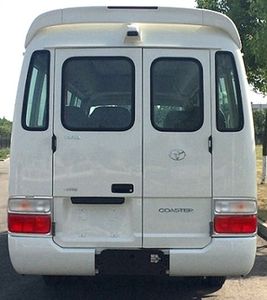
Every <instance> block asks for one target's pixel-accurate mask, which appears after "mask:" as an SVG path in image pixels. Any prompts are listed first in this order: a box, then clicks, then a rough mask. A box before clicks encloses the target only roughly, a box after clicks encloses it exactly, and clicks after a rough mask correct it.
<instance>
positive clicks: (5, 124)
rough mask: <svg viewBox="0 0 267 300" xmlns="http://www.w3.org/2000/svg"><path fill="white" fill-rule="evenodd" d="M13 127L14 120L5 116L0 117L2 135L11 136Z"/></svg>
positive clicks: (0, 133)
mask: <svg viewBox="0 0 267 300" xmlns="http://www.w3.org/2000/svg"><path fill="white" fill-rule="evenodd" d="M11 129H12V122H10V121H8V120H7V119H6V118H5V117H4V118H3V119H1V118H0V135H2V136H10V135H11Z"/></svg>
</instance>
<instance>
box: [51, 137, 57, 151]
mask: <svg viewBox="0 0 267 300" xmlns="http://www.w3.org/2000/svg"><path fill="white" fill-rule="evenodd" d="M56 150H57V137H56V136H55V135H54V134H53V136H52V151H53V153H55V152H56Z"/></svg>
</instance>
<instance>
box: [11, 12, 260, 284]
mask: <svg viewBox="0 0 267 300" xmlns="http://www.w3.org/2000/svg"><path fill="white" fill-rule="evenodd" d="M25 48H26V51H25V56H24V62H23V67H22V72H21V77H20V81H19V86H18V93H17V99H16V106H15V115H14V125H13V134H12V149H11V172H10V198H9V208H8V230H9V232H8V240H9V252H10V258H11V261H12V264H13V266H14V268H15V270H16V271H17V272H18V273H21V274H41V275H43V276H44V279H45V280H46V282H54V281H56V280H57V279H58V278H60V277H59V276H67V275H81V276H95V275H111V274H114V275H116V274H121V275H122V274H128V275H132V274H133V275H137V274H139V275H161V276H194V277H199V278H203V280H204V282H206V283H207V284H210V285H214V286H217V287H221V286H222V284H223V282H224V280H225V277H226V276H240V275H245V274H247V273H248V272H249V271H250V270H251V268H252V266H253V263H254V259H255V252H256V231H257V218H256V211H257V208H256V169H255V146H254V134H253V123H252V113H251V107H250V102H249V100H248V97H247V81H246V74H245V69H244V65H243V60H242V54H241V42H240V37H239V35H238V32H237V30H236V27H235V25H234V24H233V22H232V21H231V20H230V19H229V18H227V17H226V16H224V15H222V14H219V13H216V12H212V11H208V10H200V9H183V8H161V7H84V8H69V9H61V10H55V11H51V12H47V13H45V14H43V15H41V16H39V17H38V18H37V19H36V20H35V21H34V22H33V24H32V25H31V27H30V29H29V32H28V34H27V37H26V42H25Z"/></svg>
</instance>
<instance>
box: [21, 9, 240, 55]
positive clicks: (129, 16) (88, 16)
mask: <svg viewBox="0 0 267 300" xmlns="http://www.w3.org/2000/svg"><path fill="white" fill-rule="evenodd" d="M122 10H123V12H122ZM93 23H97V24H100V23H126V24H132V23H135V24H136V23H137V24H138V23H147V24H183V25H200V26H209V27H215V28H218V29H221V30H223V31H224V32H226V33H227V34H228V35H229V36H230V37H231V39H232V40H233V41H234V42H235V44H236V45H237V46H238V48H240V49H241V47H242V44H241V40H240V36H239V34H238V31H237V29H236V26H235V24H234V23H233V22H232V20H231V19H229V18H228V17H227V16H225V15H223V14H221V13H218V12H214V11H210V10H204V9H195V8H193V9H189V8H170V7H156V6H154V7H127V6H126V7H118V6H114V7H111V6H108V7H75V8H65V9H58V10H53V11H49V12H46V13H44V14H41V15H40V16H38V17H37V18H36V19H35V20H34V21H33V23H32V25H31V26H30V28H29V31H28V33H27V36H26V40H25V48H26V47H27V46H28V45H29V43H30V42H31V40H32V39H33V38H34V37H35V36H36V35H37V34H38V32H39V31H40V30H42V29H44V28H47V27H51V26H60V25H67V24H68V25H70V24H93Z"/></svg>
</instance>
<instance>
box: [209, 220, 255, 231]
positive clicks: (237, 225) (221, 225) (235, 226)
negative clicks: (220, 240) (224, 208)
mask: <svg viewBox="0 0 267 300" xmlns="http://www.w3.org/2000/svg"><path fill="white" fill-rule="evenodd" d="M214 231H215V233H224V234H251V233H255V232H256V231H257V217H256V215H242V216H237V215H235V216H232V215H224V216H220V215H218V216H215V219H214Z"/></svg>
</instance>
